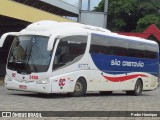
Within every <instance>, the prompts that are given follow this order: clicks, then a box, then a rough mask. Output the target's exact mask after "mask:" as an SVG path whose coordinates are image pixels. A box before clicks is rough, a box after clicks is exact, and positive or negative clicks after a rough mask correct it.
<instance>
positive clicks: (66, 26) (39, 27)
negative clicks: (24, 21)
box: [20, 20, 158, 45]
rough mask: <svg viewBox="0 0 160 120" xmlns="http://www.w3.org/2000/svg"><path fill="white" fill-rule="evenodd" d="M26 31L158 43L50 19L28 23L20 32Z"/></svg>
mask: <svg viewBox="0 0 160 120" xmlns="http://www.w3.org/2000/svg"><path fill="white" fill-rule="evenodd" d="M28 32H29V33H32V32H39V33H46V34H48V35H51V34H55V33H61V34H62V35H63V34H65V33H68V32H70V33H74V32H76V33H77V32H79V33H86V34H92V33H95V34H100V35H104V36H110V37H116V38H122V39H126V40H132V41H137V42H145V43H150V44H156V45H158V44H157V43H156V42H155V41H152V40H146V39H143V38H139V37H134V36H125V35H120V34H117V33H113V32H111V31H109V30H107V29H104V28H101V27H95V26H91V25H84V24H80V23H74V22H57V21H51V20H44V21H39V22H35V23H32V24H30V25H29V26H27V27H26V28H25V29H24V30H22V31H21V32H20V33H22V34H25V33H28Z"/></svg>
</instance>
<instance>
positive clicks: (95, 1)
mask: <svg viewBox="0 0 160 120" xmlns="http://www.w3.org/2000/svg"><path fill="white" fill-rule="evenodd" d="M62 1H64V2H67V3H70V4H72V5H75V6H78V3H79V0H62ZM100 1H101V0H91V10H93V8H94V7H95V6H97V5H98V3H99V2H100ZM87 6H88V0H82V10H87Z"/></svg>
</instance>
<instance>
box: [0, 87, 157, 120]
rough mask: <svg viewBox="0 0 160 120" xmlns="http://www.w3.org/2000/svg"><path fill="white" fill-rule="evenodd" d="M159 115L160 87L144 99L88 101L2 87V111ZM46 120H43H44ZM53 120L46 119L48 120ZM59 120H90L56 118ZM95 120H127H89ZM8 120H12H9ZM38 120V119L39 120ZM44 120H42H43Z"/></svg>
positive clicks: (95, 97) (117, 96)
mask: <svg viewBox="0 0 160 120" xmlns="http://www.w3.org/2000/svg"><path fill="white" fill-rule="evenodd" d="M12 110H13V111H160V87H158V88H157V89H156V90H155V91H150V92H144V93H143V95H142V96H131V95H130V96H129V95H125V93H123V92H115V93H113V94H112V95H100V94H98V93H88V94H87V96H85V97H70V96H68V95H66V94H61V95H57V94H53V95H49V96H46V95H45V96H44V95H38V94H36V93H30V92H20V91H9V90H7V89H5V87H4V86H0V111H12ZM43 119H44V118H43ZM48 119H52V118H46V120H48ZM54 119H57V120H63V119H64V120H70V119H77V120H79V119H80V120H88V118H65V117H64V118H54ZM90 119H93V120H94V119H95V120H99V119H102V120H105V119H107V120H117V119H119V120H124V118H121V117H120V118H113V117H111V118H99V117H97V118H90ZM125 119H127V120H137V119H138V120H150V119H153V120H160V118H125ZM7 120H9V119H7ZM16 120H17V118H16ZM37 120H38V118H37ZM40 120H41V119H40Z"/></svg>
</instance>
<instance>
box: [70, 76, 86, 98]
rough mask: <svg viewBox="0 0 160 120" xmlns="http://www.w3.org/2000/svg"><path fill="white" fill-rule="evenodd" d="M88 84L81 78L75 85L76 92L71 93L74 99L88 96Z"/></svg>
mask: <svg viewBox="0 0 160 120" xmlns="http://www.w3.org/2000/svg"><path fill="white" fill-rule="evenodd" d="M86 90H87V84H86V81H85V80H84V79H83V78H79V79H78V80H77V82H76V84H75V87H74V92H73V93H70V95H71V96H73V97H80V96H84V95H85V94H86Z"/></svg>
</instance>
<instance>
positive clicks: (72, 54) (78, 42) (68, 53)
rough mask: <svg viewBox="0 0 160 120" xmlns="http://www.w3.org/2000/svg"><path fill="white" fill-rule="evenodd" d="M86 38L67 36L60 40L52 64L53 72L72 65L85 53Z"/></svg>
mask: <svg viewBox="0 0 160 120" xmlns="http://www.w3.org/2000/svg"><path fill="white" fill-rule="evenodd" d="M86 45H87V36H82V35H77V36H68V37H64V38H62V39H61V40H60V42H59V44H58V47H57V50H56V54H55V57H54V62H53V70H55V69H57V68H60V67H62V66H64V65H67V64H69V63H72V62H73V61H74V59H75V58H77V57H78V56H81V55H83V54H84V53H85V50H86Z"/></svg>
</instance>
